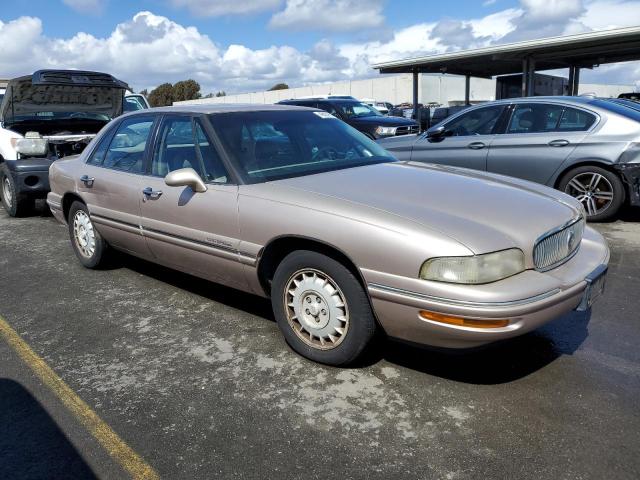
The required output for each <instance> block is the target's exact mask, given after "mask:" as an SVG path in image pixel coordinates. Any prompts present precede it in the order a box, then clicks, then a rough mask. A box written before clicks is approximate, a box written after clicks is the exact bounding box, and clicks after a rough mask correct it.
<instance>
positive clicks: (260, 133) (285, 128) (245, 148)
mask: <svg viewBox="0 0 640 480" xmlns="http://www.w3.org/2000/svg"><path fill="white" fill-rule="evenodd" d="M209 119H210V121H211V124H212V126H213V128H214V130H215V131H216V133H217V135H218V137H219V138H220V140H221V141H222V144H223V146H224V148H225V150H226V152H227V154H228V156H229V157H230V158H231V159H232V161H233V162H234V163H235V165H236V166H237V168H238V170H239V171H240V172H239V173H240V175H241V176H242V177H243V180H244V181H245V182H247V183H261V182H268V181H272V180H279V179H283V178H290V177H299V176H304V175H313V174H316V173H321V172H327V171H331V170H340V169H344V168H352V167H358V166H363V165H368V164H375V163H384V162H393V161H395V160H396V159H395V158H394V157H392V156H391V155H390V154H389V153H388V152H387V151H386V150H384V149H383V148H382V147H380V146H379V145H378V144H376V143H375V142H373V141H372V140H369V139H368V138H367V137H365V136H364V135H363V134H361V133H360V132H358V131H357V130H355V129H353V128H352V127H350V126H349V125H347V124H345V123H344V122H342V121H340V120H338V119H336V118H335V117H334V116H332V115H330V114H329V113H327V112H310V111H294V110H287V111H263V112H234V113H219V114H214V115H210V116H209Z"/></svg>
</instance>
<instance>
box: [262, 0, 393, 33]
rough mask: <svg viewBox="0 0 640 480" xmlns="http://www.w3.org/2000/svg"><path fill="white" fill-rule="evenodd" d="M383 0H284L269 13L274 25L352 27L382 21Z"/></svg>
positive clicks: (332, 29)
mask: <svg viewBox="0 0 640 480" xmlns="http://www.w3.org/2000/svg"><path fill="white" fill-rule="evenodd" d="M383 3H384V2H383V0H287V4H286V7H285V9H284V10H283V11H281V12H278V13H276V14H275V15H273V17H271V21H270V22H269V25H270V26H271V27H273V28H287V29H292V30H331V31H344V32H346V31H354V30H358V29H362V28H373V27H379V26H381V25H382V24H383V23H384V16H383V15H382V7H383Z"/></svg>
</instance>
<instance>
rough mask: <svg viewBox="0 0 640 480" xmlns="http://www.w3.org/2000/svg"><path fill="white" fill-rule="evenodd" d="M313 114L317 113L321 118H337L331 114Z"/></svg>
mask: <svg viewBox="0 0 640 480" xmlns="http://www.w3.org/2000/svg"><path fill="white" fill-rule="evenodd" d="M313 113H315V114H316V115H317V116H319V117H320V118H336V117H334V116H333V115H331V114H330V113H329V112H313Z"/></svg>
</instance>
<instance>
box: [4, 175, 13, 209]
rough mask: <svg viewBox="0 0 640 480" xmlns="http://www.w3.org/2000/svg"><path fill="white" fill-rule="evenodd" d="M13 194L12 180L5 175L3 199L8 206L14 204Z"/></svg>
mask: <svg viewBox="0 0 640 480" xmlns="http://www.w3.org/2000/svg"><path fill="white" fill-rule="evenodd" d="M12 195H13V194H12V193H11V181H10V180H9V178H7V177H4V181H3V182H2V199H3V200H4V203H5V204H6V205H7V207H8V208H11V207H12V206H13V196H12Z"/></svg>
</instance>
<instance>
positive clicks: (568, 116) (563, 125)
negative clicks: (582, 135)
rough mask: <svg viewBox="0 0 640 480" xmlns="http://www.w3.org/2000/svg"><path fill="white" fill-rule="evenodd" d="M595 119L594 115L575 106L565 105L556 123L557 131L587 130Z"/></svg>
mask: <svg viewBox="0 0 640 480" xmlns="http://www.w3.org/2000/svg"><path fill="white" fill-rule="evenodd" d="M595 121H596V116H595V115H593V114H591V113H589V112H585V111H584V110H578V109H577V108H571V107H566V108H565V109H564V112H563V113H562V118H560V123H559V124H558V131H561V132H582V131H586V130H589V129H590V128H591V125H593V124H594V123H595Z"/></svg>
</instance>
